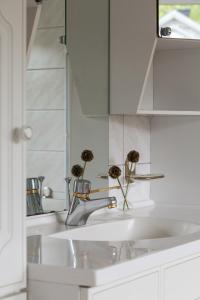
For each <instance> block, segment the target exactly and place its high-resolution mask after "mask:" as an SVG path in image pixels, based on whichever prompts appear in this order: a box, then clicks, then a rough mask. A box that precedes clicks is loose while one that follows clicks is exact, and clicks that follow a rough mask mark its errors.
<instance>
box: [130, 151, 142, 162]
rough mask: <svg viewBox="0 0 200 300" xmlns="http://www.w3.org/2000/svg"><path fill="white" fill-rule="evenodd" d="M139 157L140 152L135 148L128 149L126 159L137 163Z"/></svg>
mask: <svg viewBox="0 0 200 300" xmlns="http://www.w3.org/2000/svg"><path fill="white" fill-rule="evenodd" d="M139 159H140V153H139V152H137V151H135V150H132V151H130V152H129V153H128V155H127V160H128V161H129V162H131V163H137V162H138V161H139Z"/></svg>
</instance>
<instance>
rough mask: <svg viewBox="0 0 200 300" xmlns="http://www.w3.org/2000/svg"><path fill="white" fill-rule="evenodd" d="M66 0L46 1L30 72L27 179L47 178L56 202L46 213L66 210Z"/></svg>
mask: <svg viewBox="0 0 200 300" xmlns="http://www.w3.org/2000/svg"><path fill="white" fill-rule="evenodd" d="M64 26H65V0H48V1H43V4H42V12H41V16H40V21H39V26H38V29H37V33H36V37H35V41H34V44H33V47H32V49H31V55H30V60H29V64H28V70H27V85H26V87H27V91H26V119H27V124H28V125H29V126H31V127H32V128H33V138H32V140H31V141H30V142H29V143H28V145H27V151H28V152H27V177H38V176H41V175H43V176H45V178H46V179H45V181H44V185H46V186H49V187H50V188H51V189H52V190H53V192H54V194H53V195H54V199H51V200H50V199H48V200H46V201H45V202H44V208H45V209H47V210H60V209H64V208H65V205H66V200H65V199H66V196H65V181H64V178H65V174H66V116H67V112H66V92H65V90H66V76H65V74H66V66H65V64H66V59H65V56H66V52H65V49H64V46H63V45H61V44H60V43H59V37H60V36H61V35H64V32H65V28H64Z"/></svg>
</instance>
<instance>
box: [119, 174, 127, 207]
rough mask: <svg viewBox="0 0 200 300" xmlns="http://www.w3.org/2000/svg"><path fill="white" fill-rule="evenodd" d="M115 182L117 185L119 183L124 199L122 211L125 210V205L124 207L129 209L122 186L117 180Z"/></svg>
mask: <svg viewBox="0 0 200 300" xmlns="http://www.w3.org/2000/svg"><path fill="white" fill-rule="evenodd" d="M117 181H118V183H119V186H120V189H121V192H122V195H123V197H124V206H123V210H124V208H125V205H126V206H127V208H128V209H129V206H128V202H127V200H126V196H125V194H124V190H123V187H122V185H121V182H120V180H119V178H117Z"/></svg>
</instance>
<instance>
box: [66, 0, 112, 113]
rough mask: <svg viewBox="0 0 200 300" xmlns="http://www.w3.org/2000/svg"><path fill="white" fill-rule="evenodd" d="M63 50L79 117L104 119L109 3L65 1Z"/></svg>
mask: <svg viewBox="0 0 200 300" xmlns="http://www.w3.org/2000/svg"><path fill="white" fill-rule="evenodd" d="M67 46H68V52H69V61H70V67H71V70H72V73H71V76H72V79H73V80H74V83H75V86H76V88H77V92H78V96H79V100H80V104H81V108H82V112H83V114H85V115H107V114H108V107H109V104H108V100H109V99H108V97H109V74H108V73H109V0H101V1H99V0H84V1H82V0H68V1H67Z"/></svg>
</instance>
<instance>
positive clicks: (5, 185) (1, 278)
mask: <svg viewBox="0 0 200 300" xmlns="http://www.w3.org/2000/svg"><path fill="white" fill-rule="evenodd" d="M24 4H25V1H24V0H15V1H13V0H1V1H0V297H2V296H5V295H6V294H11V293H17V292H18V291H19V290H20V289H21V288H23V287H24V286H25V272H26V265H25V259H26V254H25V234H24V219H25V218H24V203H25V200H24V199H25V197H24V194H25V193H24V190H25V189H24V182H25V180H24V172H23V155H24V151H23V143H21V142H18V141H15V139H14V132H15V130H14V129H15V128H22V124H23V97H24V95H23V76H24V65H25V64H24V59H25V55H24V53H25V43H24V36H25V35H24V29H25V22H24V19H25V18H24V13H25V9H24V8H25V7H24Z"/></svg>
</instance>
